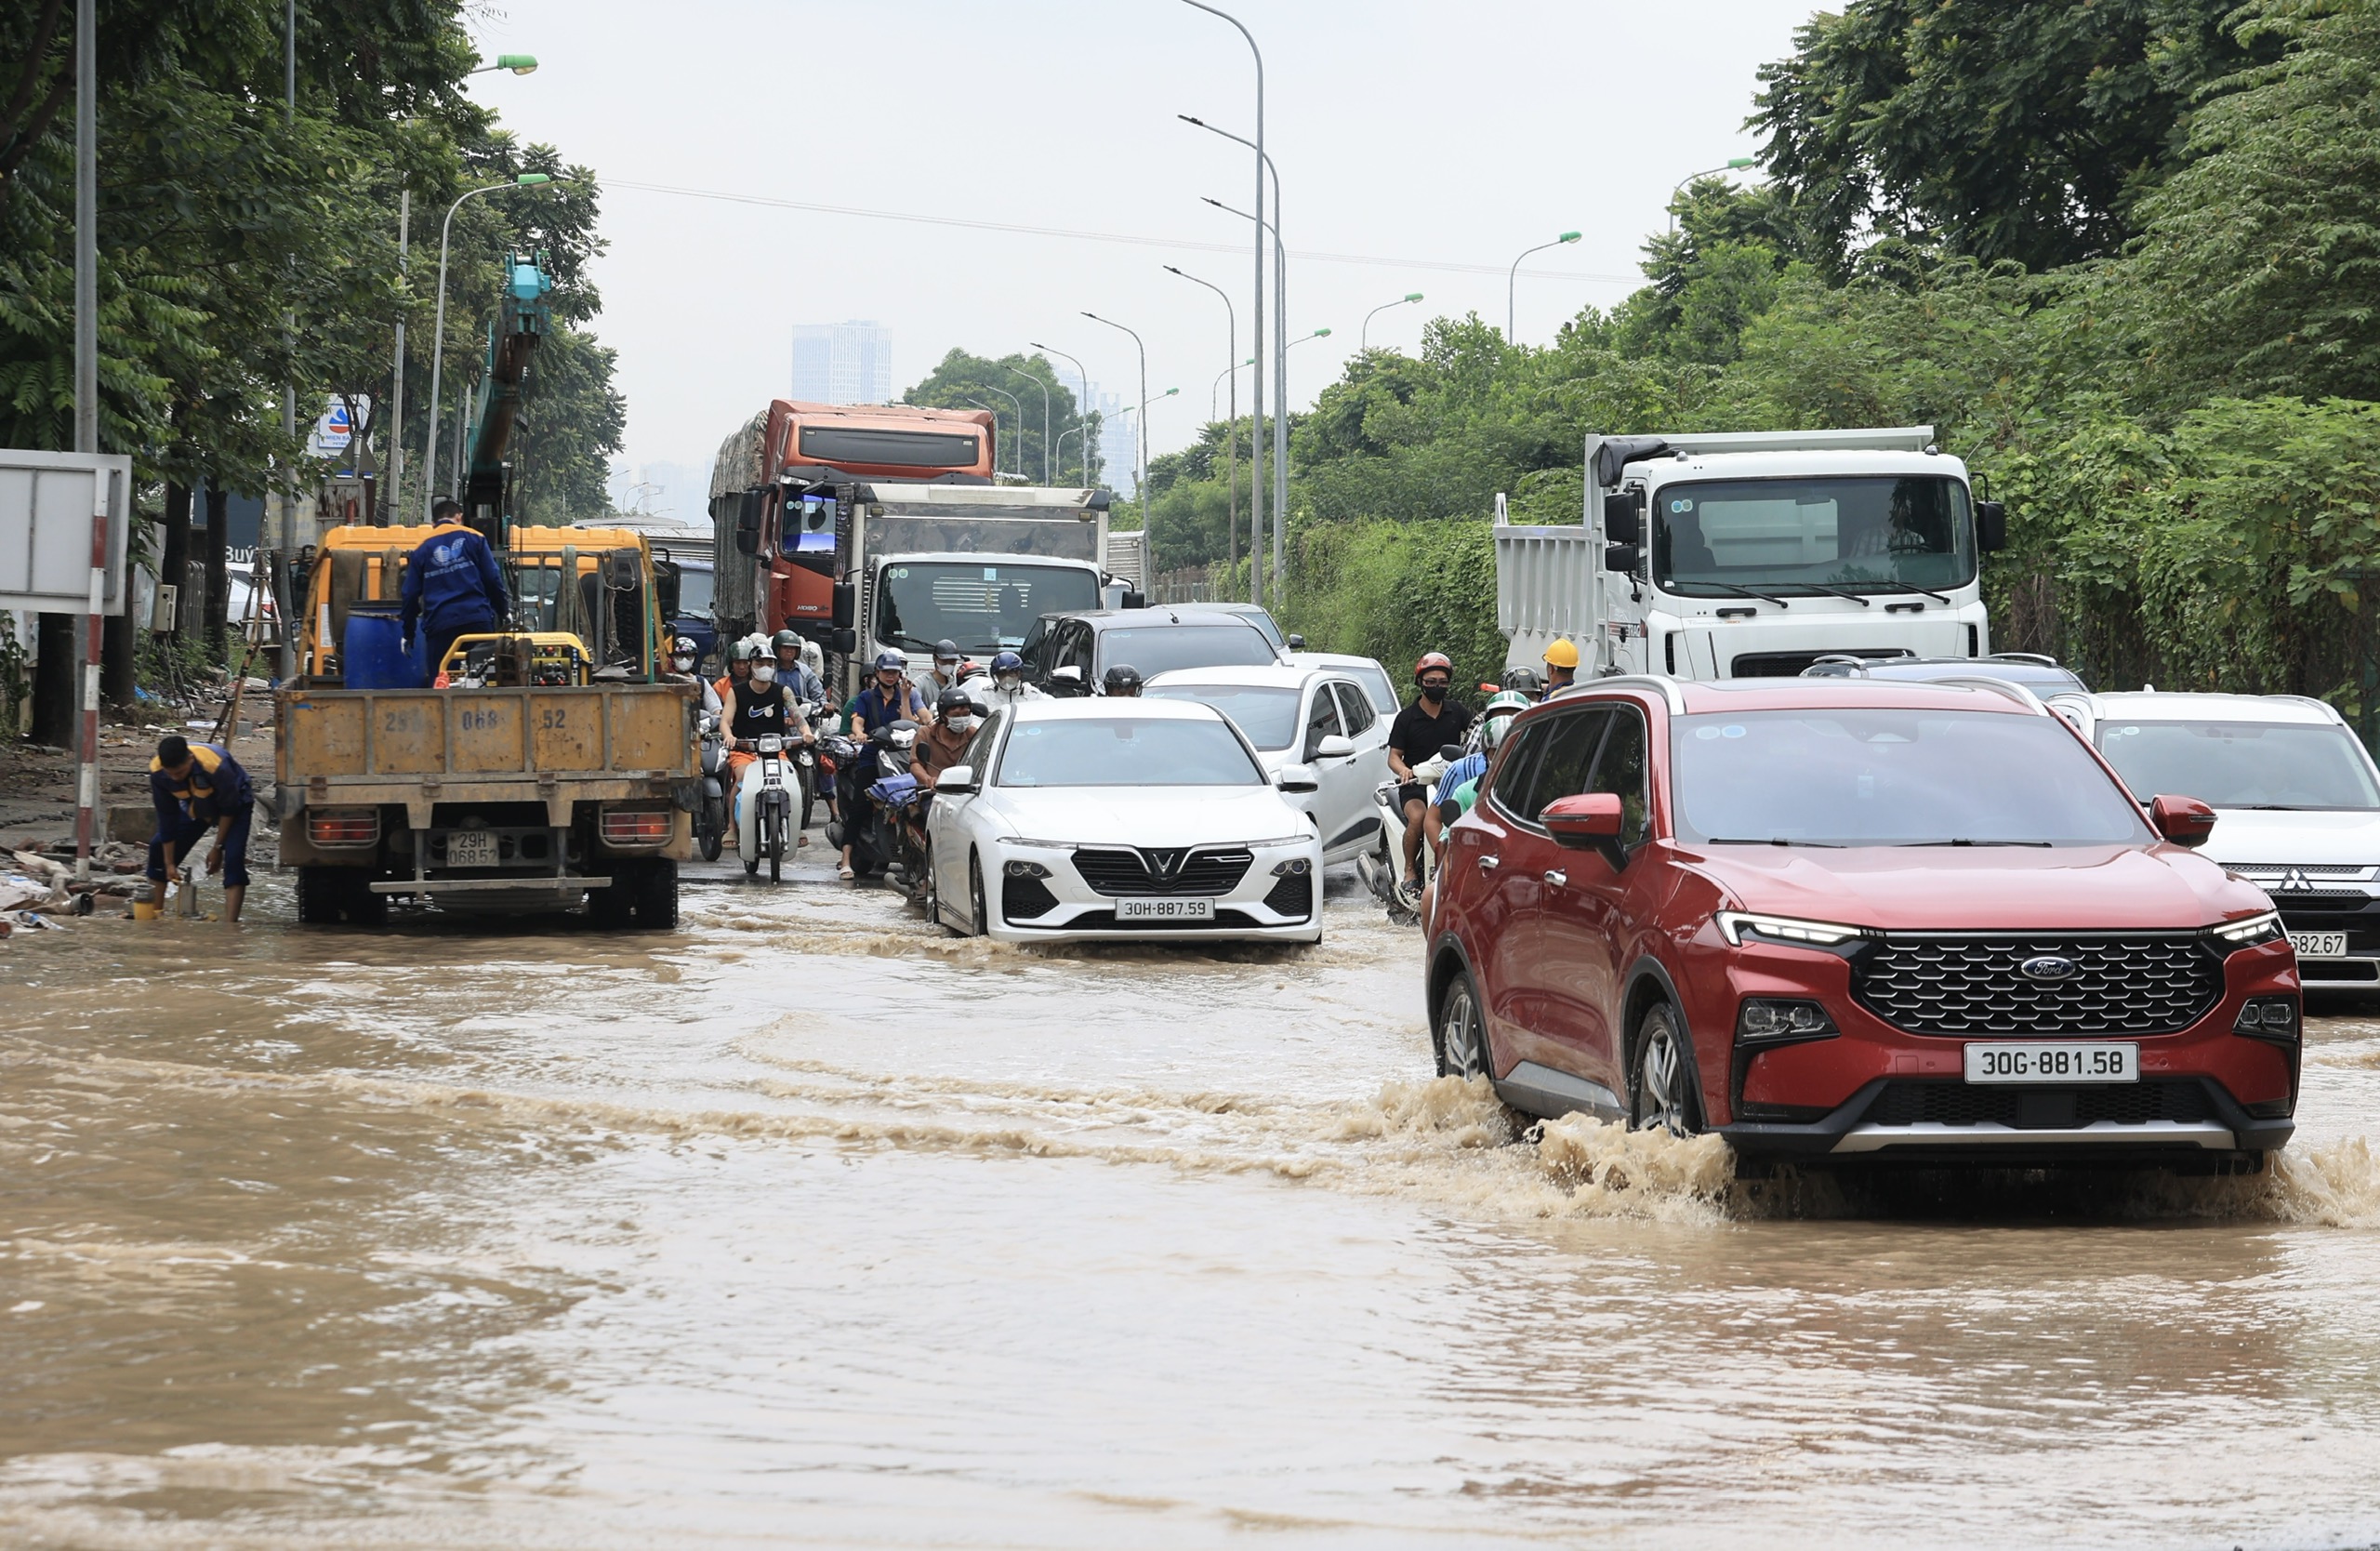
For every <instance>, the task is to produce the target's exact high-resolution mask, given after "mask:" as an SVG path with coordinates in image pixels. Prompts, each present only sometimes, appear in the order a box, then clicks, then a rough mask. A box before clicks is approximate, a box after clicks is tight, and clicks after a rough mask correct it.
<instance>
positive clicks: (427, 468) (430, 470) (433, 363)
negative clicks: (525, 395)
mask: <svg viewBox="0 0 2380 1551" xmlns="http://www.w3.org/2000/svg"><path fill="white" fill-rule="evenodd" d="M521 58H523V59H525V58H527V56H526V55H522V56H521ZM531 68H532V69H534V68H536V66H535V64H534V62H533V63H532V65H531ZM559 181H561V179H557V178H555V177H554V176H553V175H552V174H550V173H544V172H523V173H520V174H518V175H516V176H515V177H514V178H513V179H512V181H511V182H509V183H484V184H482V185H481V186H480V187H478V188H476V189H465V190H464V191H463V192H461V193H460V194H458V195H456V199H455V203H454V204H452V205H448V206H446V219H444V220H443V221H441V222H439V224H438V322H437V324H436V325H435V326H434V327H432V328H431V329H430V436H429V443H428V444H429V449H430V450H429V455H428V458H427V460H426V461H425V462H424V463H423V464H422V475H421V520H422V521H423V522H424V523H425V524H426V523H428V522H429V521H430V507H431V505H432V503H433V502H434V501H435V500H436V498H437V493H438V371H439V367H440V365H441V364H443V361H444V360H445V357H446V242H447V239H448V238H449V237H451V236H452V235H453V234H454V230H455V212H456V211H457V210H459V209H461V208H462V207H463V201H464V200H467V199H477V198H478V197H479V196H480V195H482V194H484V193H495V192H497V191H498V190H500V189H534V188H536V186H537V185H538V184H540V183H554V182H559ZM460 442H461V438H460V437H459V436H457V438H456V443H457V446H456V453H455V457H456V462H457V464H459V463H460V462H461V460H462V457H463V454H462V450H461V447H460Z"/></svg>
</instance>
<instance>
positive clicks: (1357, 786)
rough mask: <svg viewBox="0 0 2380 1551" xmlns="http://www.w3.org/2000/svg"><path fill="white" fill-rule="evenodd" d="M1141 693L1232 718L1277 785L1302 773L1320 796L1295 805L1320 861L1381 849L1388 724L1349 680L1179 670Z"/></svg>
mask: <svg viewBox="0 0 2380 1551" xmlns="http://www.w3.org/2000/svg"><path fill="white" fill-rule="evenodd" d="M1141 693H1142V694H1143V695H1144V696H1148V697H1150V698H1152V699H1158V700H1196V701H1197V702H1199V703H1200V704H1202V705H1209V706H1212V707H1214V708H1215V709H1217V710H1219V711H1221V712H1223V714H1224V715H1225V716H1228V717H1230V718H1231V720H1232V722H1233V724H1234V725H1235V726H1236V727H1238V729H1239V730H1240V731H1241V732H1243V733H1245V734H1247V735H1248V741H1249V742H1250V743H1252V744H1254V745H1255V746H1256V756H1257V758H1259V759H1261V760H1263V762H1264V768H1265V769H1266V770H1267V771H1268V772H1270V773H1271V774H1272V775H1274V776H1276V777H1278V776H1280V775H1283V774H1284V773H1286V772H1290V771H1302V772H1303V774H1304V775H1309V776H1311V777H1312V778H1313V780H1314V782H1315V787H1316V789H1315V790H1314V791H1313V792H1312V793H1310V794H1308V795H1306V796H1304V797H1301V798H1299V799H1297V805H1298V806H1299V807H1301V808H1302V809H1304V810H1305V812H1306V813H1307V814H1308V815H1311V817H1312V819H1313V822H1314V827H1315V828H1316V829H1318V830H1319V831H1321V834H1322V859H1323V860H1324V861H1326V862H1345V861H1353V860H1355V857H1357V856H1359V855H1362V854H1363V853H1365V852H1367V851H1380V852H1382V855H1386V853H1385V851H1383V850H1382V842H1381V833H1380V829H1381V826H1380V815H1381V809H1380V804H1379V803H1378V802H1374V801H1373V800H1372V793H1373V791H1374V790H1375V789H1377V788H1378V787H1379V786H1380V784H1381V783H1382V782H1383V781H1385V780H1387V779H1388V727H1389V721H1388V718H1385V717H1382V715H1381V714H1380V712H1379V711H1378V710H1376V709H1374V708H1373V705H1372V701H1371V698H1370V696H1368V695H1367V694H1366V693H1365V692H1364V688H1363V686H1362V685H1361V684H1360V683H1357V682H1356V680H1355V675H1353V674H1352V673H1349V672H1346V671H1344V670H1343V669H1328V668H1320V669H1318V668H1306V667H1293V668H1177V669H1173V670H1172V671H1171V672H1168V673H1159V674H1158V675H1157V677H1155V678H1153V679H1151V680H1150V681H1149V682H1148V684H1147V686H1146V687H1145V688H1144V689H1143V690H1142V691H1141Z"/></svg>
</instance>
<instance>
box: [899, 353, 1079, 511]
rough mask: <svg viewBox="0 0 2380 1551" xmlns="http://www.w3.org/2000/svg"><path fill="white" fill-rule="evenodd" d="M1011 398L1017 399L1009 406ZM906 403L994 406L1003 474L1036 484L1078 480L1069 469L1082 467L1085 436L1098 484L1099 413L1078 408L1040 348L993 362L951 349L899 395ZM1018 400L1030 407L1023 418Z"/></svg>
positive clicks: (973, 406) (947, 406)
mask: <svg viewBox="0 0 2380 1551" xmlns="http://www.w3.org/2000/svg"><path fill="white" fill-rule="evenodd" d="M994 390H997V391H994ZM1045 392H1046V394H1047V395H1048V396H1047V398H1046V399H1045V398H1044V396H1043V395H1044V393H1045ZM1012 398H1013V399H1014V400H1015V401H1016V402H1015V403H1013V404H1012V403H1011V402H1010V400H1011V399H1012ZM901 402H902V403H904V404H924V405H928V406H931V407H932V408H936V409H988V410H990V411H991V412H992V414H993V416H994V418H996V419H997V420H998V424H999V434H998V440H997V442H996V445H997V446H998V451H999V457H998V464H999V468H1000V471H1002V472H1003V473H1016V474H1023V475H1024V476H1025V479H1026V480H1028V481H1029V482H1031V483H1032V484H1073V483H1074V481H1075V480H1077V479H1079V478H1080V477H1081V475H1080V473H1079V469H1080V467H1081V464H1080V460H1081V457H1082V442H1083V440H1084V438H1085V436H1086V435H1087V436H1088V437H1089V439H1090V441H1091V483H1092V484H1097V483H1098V480H1099V473H1100V466H1099V417H1098V416H1097V415H1088V416H1085V415H1079V414H1078V413H1077V410H1078V406H1077V404H1075V395H1074V393H1073V391H1072V390H1070V389H1068V388H1067V387H1066V386H1065V384H1064V383H1063V382H1061V381H1060V380H1059V378H1058V373H1057V370H1056V368H1054V367H1052V366H1051V365H1050V358H1049V357H1048V356H1045V355H1042V354H1040V353H1038V351H1037V352H1036V353H1034V354H1032V355H1029V356H1026V355H1014V354H1012V355H1005V356H1002V357H1001V358H1000V359H999V360H998V361H992V360H987V359H985V357H983V356H980V355H970V354H969V353H968V352H967V351H963V350H958V349H953V350H952V351H950V352H949V353H948V354H947V355H945V356H944V357H943V358H942V361H941V364H940V365H936V366H935V367H934V369H933V370H932V372H930V373H928V374H927V375H926V378H925V379H924V380H923V381H921V382H919V384H918V385H917V386H916V387H914V388H912V389H910V390H909V391H907V392H906V393H904V394H902V395H901ZM1020 404H1021V405H1022V406H1023V408H1024V418H1023V420H1022V421H1021V422H1020V420H1019V418H1018V415H1017V409H1018V406H1019V405H1020ZM1045 409H1046V410H1047V412H1048V416H1049V433H1048V442H1047V444H1045V443H1044V441H1043V435H1042V415H1043V412H1044V410H1045ZM1086 427H1087V429H1086ZM1060 444H1063V446H1061V445H1060ZM1045 456H1046V457H1047V461H1046V462H1045V461H1044V459H1045ZM1062 461H1063V464H1064V467H1061V463H1062ZM1069 468H1071V469H1075V470H1077V471H1078V472H1076V473H1075V474H1072V475H1069V474H1068V473H1067V472H1066V470H1067V469H1069Z"/></svg>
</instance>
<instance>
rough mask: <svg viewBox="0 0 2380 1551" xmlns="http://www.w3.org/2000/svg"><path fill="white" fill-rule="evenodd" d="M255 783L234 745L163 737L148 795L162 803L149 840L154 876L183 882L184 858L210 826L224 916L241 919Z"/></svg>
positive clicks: (211, 860) (212, 868) (210, 867)
mask: <svg viewBox="0 0 2380 1551" xmlns="http://www.w3.org/2000/svg"><path fill="white" fill-rule="evenodd" d="M256 795H257V794H256V788H255V787H254V786H253V785H251V784H250V783H249V781H248V773H247V772H246V771H245V770H243V769H241V768H240V762H239V761H237V760H235V759H233V758H232V757H231V751H230V750H229V749H223V748H221V747H219V746H218V745H216V744H212V743H192V742H191V741H190V740H189V739H188V738H185V737H182V736H179V735H173V736H166V737H165V738H162V739H160V740H159V741H158V744H157V757H156V758H155V759H153V760H151V761H150V762H149V800H150V801H151V802H153V803H155V804H156V806H157V833H156V834H155V835H154V836H153V837H152V839H151V840H150V842H149V876H150V878H151V879H152V881H154V882H160V883H168V882H170V883H179V882H182V869H181V863H182V858H183V857H185V856H188V855H190V853H191V848H192V846H195V845H196V844H197V843H198V842H199V841H200V839H201V838H203V837H204V836H205V833H206V831H207V830H208V829H210V828H211V829H214V831H215V849H214V851H213V852H211V853H210V854H209V855H207V858H206V870H207V871H209V872H220V873H221V874H222V875H223V919H225V920H226V921H237V920H239V919H240V902H241V901H242V900H243V899H245V897H247V892H248V820H249V819H250V817H252V816H253V815H254V812H255V807H256Z"/></svg>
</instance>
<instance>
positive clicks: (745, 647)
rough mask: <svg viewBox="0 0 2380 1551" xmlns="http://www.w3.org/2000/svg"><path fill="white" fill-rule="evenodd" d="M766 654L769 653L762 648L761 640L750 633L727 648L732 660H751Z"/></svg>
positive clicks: (728, 655)
mask: <svg viewBox="0 0 2380 1551" xmlns="http://www.w3.org/2000/svg"><path fill="white" fill-rule="evenodd" d="M763 656H768V654H767V653H766V652H764V651H762V650H761V649H760V642H759V641H757V640H756V639H754V638H753V637H751V636H748V635H747V636H746V637H745V638H744V639H743V640H741V641H739V642H737V643H735V644H734V645H733V646H730V647H729V648H728V649H727V658H728V660H729V661H730V662H750V661H751V660H752V659H753V658H755V657H763Z"/></svg>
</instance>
